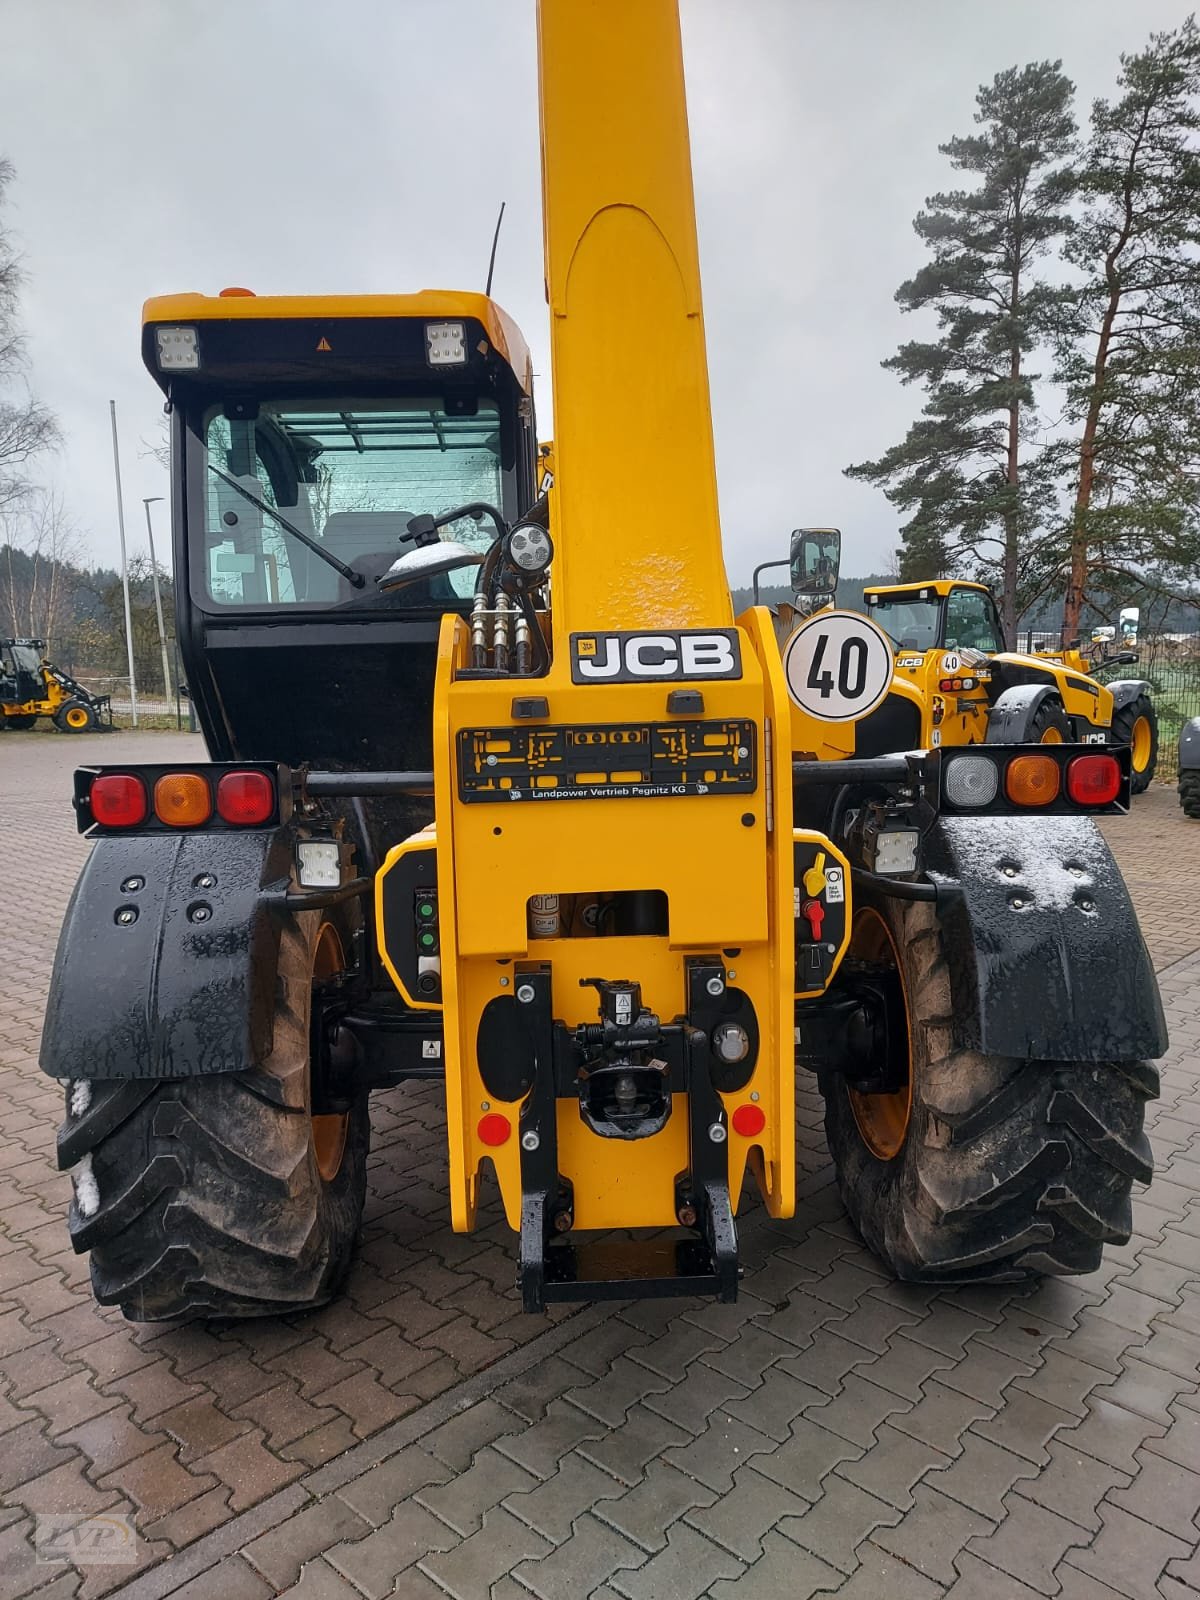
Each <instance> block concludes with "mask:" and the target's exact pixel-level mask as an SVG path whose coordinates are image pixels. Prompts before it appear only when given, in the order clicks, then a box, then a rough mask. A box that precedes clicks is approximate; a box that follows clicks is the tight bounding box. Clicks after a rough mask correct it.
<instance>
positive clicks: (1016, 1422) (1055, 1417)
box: [972, 1387, 1076, 1466]
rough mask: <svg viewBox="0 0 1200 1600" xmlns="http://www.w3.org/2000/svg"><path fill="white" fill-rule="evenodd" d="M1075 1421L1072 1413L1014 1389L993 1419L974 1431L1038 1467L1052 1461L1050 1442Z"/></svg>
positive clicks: (973, 1426)
mask: <svg viewBox="0 0 1200 1600" xmlns="http://www.w3.org/2000/svg"><path fill="white" fill-rule="evenodd" d="M1075 1421H1076V1419H1075V1418H1074V1417H1073V1416H1072V1415H1071V1413H1070V1412H1069V1411H1063V1410H1062V1409H1061V1408H1060V1407H1058V1406H1052V1405H1051V1404H1050V1403H1049V1401H1047V1400H1039V1399H1038V1398H1037V1397H1036V1396H1035V1395H1031V1394H1026V1393H1025V1392H1024V1391H1023V1390H1020V1389H1017V1388H1015V1387H1014V1388H1013V1390H1012V1391H1011V1393H1010V1394H1008V1395H1007V1396H1006V1403H1005V1404H1004V1405H1003V1406H1002V1407H1001V1408H1000V1409H999V1410H998V1411H997V1412H996V1414H995V1415H994V1416H992V1417H989V1418H987V1419H986V1420H985V1421H983V1422H976V1423H973V1424H972V1428H973V1431H974V1432H975V1433H979V1434H982V1435H983V1437H984V1438H985V1439H990V1440H991V1441H992V1443H993V1444H999V1445H1003V1446H1004V1447H1005V1448H1006V1449H1008V1450H1012V1451H1013V1452H1014V1453H1015V1454H1017V1455H1019V1456H1024V1457H1025V1458H1026V1460H1028V1461H1032V1462H1033V1463H1034V1465H1035V1466H1042V1465H1043V1464H1044V1463H1045V1462H1046V1461H1048V1460H1049V1459H1050V1455H1049V1451H1048V1450H1047V1445H1048V1444H1049V1442H1050V1440H1051V1439H1053V1437H1054V1435H1055V1434H1056V1433H1057V1432H1058V1431H1059V1430H1060V1429H1061V1428H1069V1427H1072V1426H1073V1425H1074V1423H1075Z"/></svg>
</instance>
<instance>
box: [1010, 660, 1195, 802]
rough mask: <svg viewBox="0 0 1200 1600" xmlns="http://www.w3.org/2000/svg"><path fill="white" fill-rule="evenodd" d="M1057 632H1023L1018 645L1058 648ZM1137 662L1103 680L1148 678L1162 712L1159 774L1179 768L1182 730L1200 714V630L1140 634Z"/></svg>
mask: <svg viewBox="0 0 1200 1600" xmlns="http://www.w3.org/2000/svg"><path fill="white" fill-rule="evenodd" d="M1058 644H1059V635H1058V634H1057V633H1039V632H1038V631H1036V630H1027V629H1025V630H1022V632H1021V633H1020V634H1019V635H1018V639H1017V648H1018V649H1020V650H1024V651H1026V652H1028V653H1030V654H1034V653H1036V652H1037V651H1038V650H1049V651H1055V650H1057V649H1058ZM1137 655H1138V660H1137V664H1136V666H1135V665H1132V664H1126V665H1125V666H1120V667H1106V668H1103V669H1101V670H1100V671H1098V672H1097V674H1096V676H1097V677H1098V678H1099V680H1100V681H1101V683H1105V682H1108V681H1110V680H1111V679H1113V678H1144V679H1145V680H1146V682H1147V683H1149V685H1150V696H1151V699H1152V700H1153V701H1154V706H1155V709H1156V711H1157V712H1158V775H1159V777H1160V778H1174V777H1176V776H1177V774H1178V772H1179V730H1180V728H1182V726H1183V724H1184V723H1185V722H1186V721H1187V720H1188V718H1189V717H1200V633H1151V634H1146V633H1143V634H1140V635H1139V637H1138V642H1137Z"/></svg>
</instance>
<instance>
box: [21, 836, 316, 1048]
mask: <svg viewBox="0 0 1200 1600" xmlns="http://www.w3.org/2000/svg"><path fill="white" fill-rule="evenodd" d="M290 865H291V844H290V835H289V833H288V831H287V830H285V829H277V830H275V831H274V832H271V833H184V834H178V835H169V836H164V835H149V834H141V835H130V836H128V837H111V836H109V837H104V838H100V839H97V841H96V843H95V844H94V846H93V847H92V853H91V855H90V856H89V858H88V861H87V864H86V865H85V866H84V869H83V872H82V873H81V874H80V878H79V882H78V884H77V885H76V887H75V893H74V895H73V896H72V898H71V903H70V905H69V907H68V908H67V915H66V918H65V920H64V922H63V926H62V932H61V934H60V936H59V941H58V952H57V954H56V956H55V960H54V971H53V975H52V977H51V980H50V998H49V1001H48V1003H47V1006H46V1021H45V1028H44V1031H43V1034H42V1049H41V1066H42V1070H43V1071H44V1072H47V1073H49V1074H50V1076H51V1077H54V1078H184V1077H193V1076H198V1075H200V1074H204V1073H210V1072H234V1071H244V1070H245V1069H246V1068H248V1067H252V1066H256V1065H258V1064H259V1063H260V1062H261V1061H262V1060H263V1059H264V1058H265V1057H266V1055H268V1054H269V1052H270V1049H271V1043H272V1035H273V1031H274V1013H275V976H276V966H277V962H278V956H279V922H278V920H277V918H276V916H275V915H274V914H273V913H272V912H271V911H270V910H269V909H268V905H267V902H266V900H265V899H264V895H263V890H264V888H266V887H268V886H270V885H280V886H285V885H286V883H287V880H288V876H289V871H290ZM207 878H212V879H213V880H214V882H213V883H212V884H211V885H209V886H203V885H201V884H200V883H199V882H198V881H197V880H199V879H207ZM139 879H140V880H141V887H140V888H136V887H131V886H132V885H136V883H137V881H138V880H139ZM205 908H206V909H205ZM131 910H132V911H134V912H136V918H135V919H134V920H133V921H131V922H128V923H122V922H118V920H117V918H118V915H119V914H120V913H122V912H124V913H125V914H126V915H127V914H128V912H129V911H131ZM198 910H199V911H200V917H201V920H196V914H197V911H198Z"/></svg>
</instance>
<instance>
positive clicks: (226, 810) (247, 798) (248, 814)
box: [217, 772, 275, 828]
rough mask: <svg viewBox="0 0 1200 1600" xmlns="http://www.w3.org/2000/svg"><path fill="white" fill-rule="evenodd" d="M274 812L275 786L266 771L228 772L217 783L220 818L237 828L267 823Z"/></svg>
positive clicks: (218, 813)
mask: <svg viewBox="0 0 1200 1600" xmlns="http://www.w3.org/2000/svg"><path fill="white" fill-rule="evenodd" d="M274 811H275V785H274V784H273V783H272V782H271V780H270V778H268V777H267V775H266V773H265V772H227V773H226V774H225V776H224V777H223V778H222V779H221V781H220V783H218V784H217V815H218V816H219V817H221V818H222V819H223V820H224V821H225V822H232V823H233V824H234V825H235V826H237V827H243V828H248V827H252V826H253V825H254V824H255V823H257V822H266V821H267V820H268V819H269V818H270V817H271V816H272V815H273V814H274Z"/></svg>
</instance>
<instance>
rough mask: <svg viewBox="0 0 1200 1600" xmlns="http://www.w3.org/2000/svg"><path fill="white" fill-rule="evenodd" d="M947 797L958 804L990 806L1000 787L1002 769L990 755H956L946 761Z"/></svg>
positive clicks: (953, 803)
mask: <svg viewBox="0 0 1200 1600" xmlns="http://www.w3.org/2000/svg"><path fill="white" fill-rule="evenodd" d="M945 787H946V798H947V800H949V801H950V803H951V804H952V805H956V806H989V805H991V803H992V801H993V800H994V799H995V798H996V793H997V791H998V789H999V788H1000V769H999V767H998V766H997V765H996V763H995V762H994V761H993V760H992V758H991V757H990V756H955V757H954V759H953V760H952V761H947V763H946V779H945Z"/></svg>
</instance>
